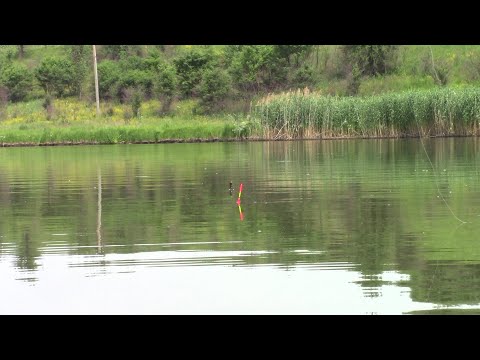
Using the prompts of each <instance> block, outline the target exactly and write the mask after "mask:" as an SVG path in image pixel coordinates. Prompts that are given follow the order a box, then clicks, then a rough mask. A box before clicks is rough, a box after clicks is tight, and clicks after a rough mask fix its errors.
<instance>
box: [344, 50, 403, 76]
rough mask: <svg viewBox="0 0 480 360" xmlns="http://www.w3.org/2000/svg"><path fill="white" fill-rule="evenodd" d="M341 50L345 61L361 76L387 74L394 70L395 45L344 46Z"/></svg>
mask: <svg viewBox="0 0 480 360" xmlns="http://www.w3.org/2000/svg"><path fill="white" fill-rule="evenodd" d="M342 50H343V53H344V55H345V58H346V61H347V62H348V63H349V64H350V66H351V67H352V68H353V67H355V66H356V67H357V68H358V71H359V72H360V74H361V75H367V76H370V75H379V74H387V73H388V72H391V71H392V70H394V69H395V65H396V56H397V52H398V46H396V45H345V46H343V47H342Z"/></svg>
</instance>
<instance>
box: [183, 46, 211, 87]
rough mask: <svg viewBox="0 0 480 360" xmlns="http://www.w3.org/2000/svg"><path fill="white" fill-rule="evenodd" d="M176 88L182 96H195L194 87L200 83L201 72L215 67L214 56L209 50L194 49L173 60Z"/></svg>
mask: <svg viewBox="0 0 480 360" xmlns="http://www.w3.org/2000/svg"><path fill="white" fill-rule="evenodd" d="M173 63H174V65H175V68H176V71H177V75H178V80H179V81H178V87H179V90H180V92H181V95H183V96H191V95H196V87H197V85H198V84H200V81H202V74H203V72H204V71H205V70H206V69H208V68H212V67H214V65H215V56H214V54H213V52H212V51H210V50H209V49H197V48H194V49H192V50H190V51H187V52H186V53H184V54H182V55H180V56H179V57H177V58H176V59H174V60H173Z"/></svg>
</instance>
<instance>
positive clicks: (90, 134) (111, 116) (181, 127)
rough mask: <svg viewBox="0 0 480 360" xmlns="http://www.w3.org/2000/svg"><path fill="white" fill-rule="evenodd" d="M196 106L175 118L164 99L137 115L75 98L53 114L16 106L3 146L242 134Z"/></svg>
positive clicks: (7, 112)
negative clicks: (163, 107)
mask: <svg viewBox="0 0 480 360" xmlns="http://www.w3.org/2000/svg"><path fill="white" fill-rule="evenodd" d="M194 106H195V104H194V103H193V102H192V101H184V102H182V103H179V104H177V105H176V109H175V113H174V114H173V115H172V116H170V117H160V116H159V115H158V113H157V112H158V109H159V108H160V104H159V102H158V101H155V100H151V101H148V102H145V103H144V104H142V107H141V109H140V116H138V117H134V116H132V113H131V108H130V106H129V105H126V104H124V105H120V104H113V103H102V106H101V114H102V115H101V116H100V117H97V116H96V110H95V104H91V103H90V104H89V103H86V102H81V101H78V100H75V99H57V100H54V102H53V106H52V108H51V109H50V110H49V111H47V110H46V109H44V108H43V106H42V101H40V100H34V101H30V102H25V103H16V104H10V105H8V107H7V108H6V109H4V112H3V121H0V145H1V146H9V145H47V144H117V143H152V142H172V141H213V140H218V139H232V138H235V136H236V129H237V128H238V122H237V121H235V120H234V119H233V118H231V117H229V118H225V117H214V116H209V117H207V116H200V115H195V114H193V112H192V109H193V108H194Z"/></svg>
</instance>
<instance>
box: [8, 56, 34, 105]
mask: <svg viewBox="0 0 480 360" xmlns="http://www.w3.org/2000/svg"><path fill="white" fill-rule="evenodd" d="M0 84H1V85H3V86H4V87H5V88H6V89H7V91H8V97H9V98H10V100H12V101H22V100H24V99H25V97H26V96H27V94H28V92H29V91H30V90H31V89H32V85H33V76H32V73H31V71H30V70H29V69H28V68H27V67H26V66H25V65H23V64H16V63H11V64H9V65H7V66H5V67H4V68H3V69H2V72H1V73H0Z"/></svg>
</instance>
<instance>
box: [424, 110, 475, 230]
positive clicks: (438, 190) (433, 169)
mask: <svg viewBox="0 0 480 360" xmlns="http://www.w3.org/2000/svg"><path fill="white" fill-rule="evenodd" d="M417 126H418V119H417ZM418 130H419V131H418V134H419V136H420V143H421V144H422V147H423V151H424V152H425V155H426V156H427V159H428V162H429V163H430V166H431V167H432V172H433V178H434V180H435V186H436V187H437V192H438V195H440V198H441V199H442V200H443V202H444V203H445V206H446V207H447V209H448V210H450V212H451V213H452V215H453V217H454V218H455V219H457V220H458V221H460V222H461V223H462V224H466V223H467V222H466V221H463V220H462V219H460V218H459V217H458V216H457V215H455V213H454V212H453V210H452V208H451V207H450V206H449V205H448V203H447V200H445V198H444V197H443V194H442V192H441V191H440V187H439V186H438V181H437V174H436V172H435V168H434V166H433V164H432V161H431V160H430V156H428V153H427V149H426V148H425V144H424V143H423V140H422V134H420V127H418Z"/></svg>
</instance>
